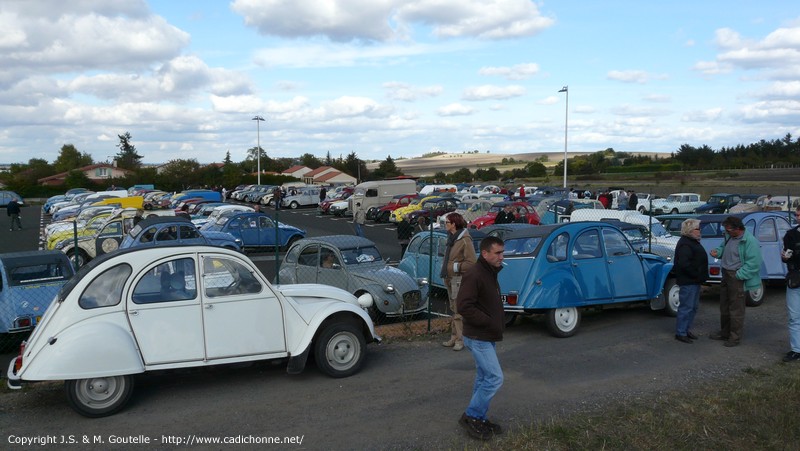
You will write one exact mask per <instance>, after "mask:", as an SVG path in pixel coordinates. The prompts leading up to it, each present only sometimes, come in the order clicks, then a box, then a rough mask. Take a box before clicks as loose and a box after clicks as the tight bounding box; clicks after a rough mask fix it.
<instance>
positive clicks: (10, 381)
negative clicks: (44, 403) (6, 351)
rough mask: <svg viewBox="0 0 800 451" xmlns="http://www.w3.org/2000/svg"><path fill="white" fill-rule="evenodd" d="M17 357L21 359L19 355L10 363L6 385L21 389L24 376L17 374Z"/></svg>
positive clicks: (13, 388)
mask: <svg viewBox="0 0 800 451" xmlns="http://www.w3.org/2000/svg"><path fill="white" fill-rule="evenodd" d="M17 359H19V356H16V357H14V358H13V359H11V363H9V364H8V371H6V379H7V380H6V385H7V386H8V388H10V389H12V390H19V389H21V388H22V378H20V377H19V376H17V374H16V372H15V371H14V366H15V365H16V364H17Z"/></svg>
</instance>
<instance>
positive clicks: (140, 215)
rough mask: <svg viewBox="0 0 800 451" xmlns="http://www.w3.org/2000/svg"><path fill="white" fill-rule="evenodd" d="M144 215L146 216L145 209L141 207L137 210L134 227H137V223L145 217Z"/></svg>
mask: <svg viewBox="0 0 800 451" xmlns="http://www.w3.org/2000/svg"><path fill="white" fill-rule="evenodd" d="M143 216H144V210H142V209H141V208H139V209H137V210H136V214H135V215H133V226H134V227H136V224H138V223H139V222H140V221H141V220H142V219H144V218H143Z"/></svg>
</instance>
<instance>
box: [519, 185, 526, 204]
mask: <svg viewBox="0 0 800 451" xmlns="http://www.w3.org/2000/svg"><path fill="white" fill-rule="evenodd" d="M519 200H521V201H523V202H525V185H524V184H522V183H520V185H519Z"/></svg>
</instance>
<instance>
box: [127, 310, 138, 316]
mask: <svg viewBox="0 0 800 451" xmlns="http://www.w3.org/2000/svg"><path fill="white" fill-rule="evenodd" d="M128 315H131V316H137V315H139V311H138V310H131V311H129V312H128Z"/></svg>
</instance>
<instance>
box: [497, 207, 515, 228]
mask: <svg viewBox="0 0 800 451" xmlns="http://www.w3.org/2000/svg"><path fill="white" fill-rule="evenodd" d="M516 219H517V218H516V217H515V216H514V206H513V205H511V204H506V205H505V206H504V207H503V209H502V210H500V211H499V212H497V216H495V218H494V223H495V224H511V223H512V222H514V221H515V220H516Z"/></svg>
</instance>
